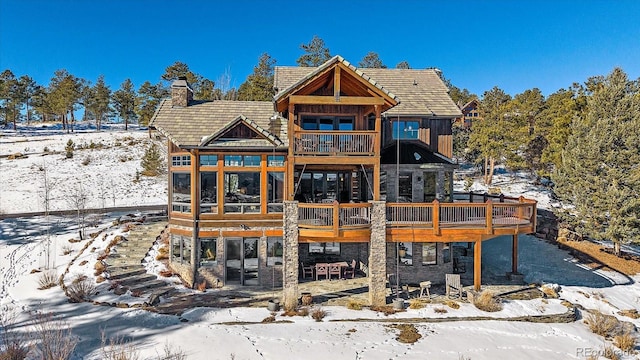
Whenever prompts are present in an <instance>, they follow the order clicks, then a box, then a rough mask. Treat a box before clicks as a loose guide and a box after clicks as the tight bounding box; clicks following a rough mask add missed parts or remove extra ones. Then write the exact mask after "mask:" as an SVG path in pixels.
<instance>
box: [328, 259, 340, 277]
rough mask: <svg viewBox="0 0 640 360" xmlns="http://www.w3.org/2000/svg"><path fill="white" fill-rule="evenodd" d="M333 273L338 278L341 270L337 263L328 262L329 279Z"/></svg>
mask: <svg viewBox="0 0 640 360" xmlns="http://www.w3.org/2000/svg"><path fill="white" fill-rule="evenodd" d="M333 275H336V276H337V277H338V279H340V277H341V276H342V271H341V270H340V264H339V263H332V264H329V280H331V278H332V277H333Z"/></svg>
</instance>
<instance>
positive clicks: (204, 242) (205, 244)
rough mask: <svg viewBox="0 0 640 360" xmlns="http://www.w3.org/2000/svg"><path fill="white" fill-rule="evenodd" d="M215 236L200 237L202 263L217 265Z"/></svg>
mask: <svg viewBox="0 0 640 360" xmlns="http://www.w3.org/2000/svg"><path fill="white" fill-rule="evenodd" d="M216 254H217V247H216V239H215V238H204V239H200V265H201V266H207V265H215V264H216V257H217V255H216Z"/></svg>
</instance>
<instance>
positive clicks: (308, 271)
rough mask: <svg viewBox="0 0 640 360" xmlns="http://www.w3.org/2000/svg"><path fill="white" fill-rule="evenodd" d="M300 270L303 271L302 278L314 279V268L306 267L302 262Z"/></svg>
mask: <svg viewBox="0 0 640 360" xmlns="http://www.w3.org/2000/svg"><path fill="white" fill-rule="evenodd" d="M300 269H302V278H303V279H306V278H307V275H309V277H311V278H313V266H311V265H305V264H304V263H303V262H302V261H300Z"/></svg>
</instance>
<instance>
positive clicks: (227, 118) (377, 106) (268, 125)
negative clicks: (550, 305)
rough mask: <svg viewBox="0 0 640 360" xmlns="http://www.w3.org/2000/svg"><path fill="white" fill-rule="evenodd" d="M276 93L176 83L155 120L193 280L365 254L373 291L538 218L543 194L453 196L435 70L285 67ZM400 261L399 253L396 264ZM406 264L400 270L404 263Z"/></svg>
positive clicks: (284, 278) (172, 228) (290, 296)
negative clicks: (224, 94)
mask: <svg viewBox="0 0 640 360" xmlns="http://www.w3.org/2000/svg"><path fill="white" fill-rule="evenodd" d="M274 86H275V88H276V94H275V96H274V99H273V102H259V101H225V100H216V101H211V102H204V101H194V100H193V99H192V91H191V89H190V88H189V85H188V84H187V83H186V81H184V80H177V81H175V82H174V83H173V84H172V87H171V99H166V100H164V101H163V102H162V103H161V104H160V106H159V109H158V111H157V112H156V114H155V116H154V118H153V119H152V124H153V125H154V126H155V127H156V128H157V130H158V131H159V132H161V133H162V134H164V136H166V138H167V139H168V142H169V147H168V149H169V151H168V160H169V210H170V211H169V232H170V235H171V251H170V259H171V267H172V268H173V270H174V271H176V272H177V273H179V274H180V275H181V276H182V277H183V279H184V280H185V281H187V282H188V283H190V284H194V283H195V282H200V281H202V279H204V280H206V281H207V282H208V283H209V284H211V285H214V286H215V285H222V284H224V285H227V284H237V285H254V286H264V287H276V286H277V287H282V288H283V298H284V302H285V305H286V304H293V303H294V302H295V303H296V304H297V301H298V282H299V278H300V276H301V275H302V272H301V270H302V269H301V264H302V265H304V264H308V263H314V262H330V261H336V260H343V261H348V262H351V261H353V260H355V261H356V263H357V266H358V268H359V271H361V272H363V273H365V274H366V275H367V276H368V277H369V295H370V301H371V303H372V304H383V303H385V300H386V299H385V297H386V293H385V292H386V289H385V282H386V274H387V273H392V272H396V270H397V271H398V272H399V274H400V277H401V279H403V281H405V282H415V283H417V282H420V281H423V280H425V279H426V280H433V281H434V282H437V281H442V280H441V279H444V275H443V274H445V273H450V272H452V271H453V270H454V269H453V267H454V265H453V261H451V258H452V256H451V251H450V244H451V243H453V242H472V243H473V244H474V250H473V251H474V257H475V261H474V269H475V273H474V286H475V287H476V288H479V287H480V284H481V279H480V266H481V265H480V260H481V244H482V241H484V240H487V239H490V238H493V237H495V236H499V235H504V234H510V235H513V239H514V240H513V241H514V252H513V253H514V255H513V259H514V266H513V271H514V272H517V234H519V233H531V232H533V231H534V228H535V213H536V207H535V201H530V200H526V199H523V198H520V199H506V200H505V199H501V201H503V202H499V201H497V199H496V202H495V203H494V202H493V201H491V200H489V201H486V202H485V201H484V200H485V199H483V198H482V197H481V196H476V197H475V198H474V199H468V201H466V202H454V200H455V199H454V194H453V171H454V170H455V168H456V164H455V163H453V162H452V161H451V155H452V133H451V124H452V121H453V119H455V118H456V117H458V116H460V110H459V109H458V107H457V106H456V105H455V104H454V103H453V101H452V100H451V98H450V97H449V95H448V92H447V88H446V86H445V85H444V84H443V82H442V80H441V79H440V76H439V73H438V71H437V70H434V69H427V70H413V69H358V68H356V67H354V66H353V65H352V64H350V63H349V62H348V61H346V60H345V59H343V58H342V57H340V56H336V57H333V58H332V59H330V60H328V61H327V62H326V63H324V64H323V65H321V66H319V67H315V68H312V67H276V69H275V81H274ZM397 264H399V265H397ZM396 267H398V269H396Z"/></svg>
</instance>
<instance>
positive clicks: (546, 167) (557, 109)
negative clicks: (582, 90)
mask: <svg viewBox="0 0 640 360" xmlns="http://www.w3.org/2000/svg"><path fill="white" fill-rule="evenodd" d="M545 105H546V106H545V109H544V110H543V111H542V113H541V114H540V118H539V120H538V122H537V123H536V126H535V131H534V133H535V135H536V136H542V137H544V139H546V141H547V144H548V145H547V146H546V147H545V148H544V149H543V150H542V154H541V158H540V172H541V175H545V176H546V175H549V174H550V173H551V172H552V170H553V169H554V168H558V167H560V165H561V164H562V156H561V155H562V150H563V149H564V148H565V146H566V144H567V138H568V137H569V134H571V122H572V121H573V119H574V118H575V117H576V116H577V115H578V112H577V111H578V108H577V104H576V99H575V97H574V93H573V92H572V91H570V90H567V89H560V90H558V91H556V92H555V93H553V94H551V95H549V96H548V97H547V99H546V101H545Z"/></svg>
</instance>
